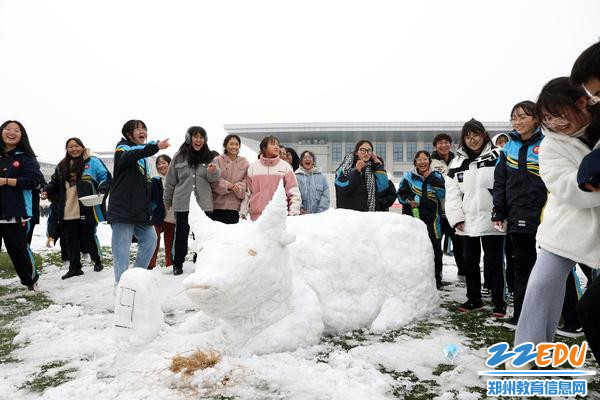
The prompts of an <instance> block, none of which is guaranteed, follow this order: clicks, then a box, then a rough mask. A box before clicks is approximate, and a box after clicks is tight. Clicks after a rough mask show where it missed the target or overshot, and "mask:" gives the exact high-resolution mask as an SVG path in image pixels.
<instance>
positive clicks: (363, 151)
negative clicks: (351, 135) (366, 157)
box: [358, 147, 373, 154]
mask: <svg viewBox="0 0 600 400" xmlns="http://www.w3.org/2000/svg"><path fill="white" fill-rule="evenodd" d="M358 152H359V153H360V154H372V153H373V149H364V148H362V147H361V148H360V149H358Z"/></svg>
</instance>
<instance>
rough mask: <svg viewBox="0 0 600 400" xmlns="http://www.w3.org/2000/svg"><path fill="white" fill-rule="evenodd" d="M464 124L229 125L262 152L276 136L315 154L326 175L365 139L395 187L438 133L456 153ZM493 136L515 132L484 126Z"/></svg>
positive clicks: (494, 125)
mask: <svg viewBox="0 0 600 400" xmlns="http://www.w3.org/2000/svg"><path fill="white" fill-rule="evenodd" d="M463 124H464V121H463V122H427V121H424V122H339V123H336V122H321V123H286V124H283V123H282V124H276V123H273V124H226V125H225V126H224V128H225V130H226V131H227V133H229V134H236V135H238V136H240V137H241V138H242V142H243V143H244V144H246V145H248V146H249V147H250V148H252V149H253V150H255V151H257V152H258V151H259V148H258V147H259V146H258V145H259V143H260V141H261V139H262V138H264V137H265V136H269V135H274V136H277V137H278V138H279V140H280V141H281V144H282V145H284V146H286V147H292V148H293V149H294V150H296V152H298V155H299V154H300V153H301V152H302V151H304V150H310V151H312V152H313V153H314V154H315V156H316V158H317V160H316V162H317V165H319V166H320V167H321V169H322V170H323V172H326V173H333V172H335V170H336V169H337V167H338V166H339V165H340V163H341V162H342V159H343V157H344V155H345V154H347V153H349V152H351V151H353V150H354V145H355V144H356V142H358V141H359V140H361V139H368V140H370V141H371V142H372V143H373V146H374V147H375V153H377V155H379V156H380V157H382V158H383V159H384V162H385V165H386V169H387V171H388V173H389V174H390V176H393V177H394V179H393V181H394V183H397V181H399V180H400V177H401V176H402V174H403V173H404V171H407V170H408V169H410V168H412V160H413V157H414V154H415V153H416V152H417V151H418V150H427V151H429V152H431V151H432V150H433V144H432V141H433V138H434V136H435V135H437V134H438V133H442V132H444V133H447V134H449V135H450V136H451V137H452V138H453V141H454V146H453V147H454V149H453V151H455V150H456V144H457V142H458V140H459V138H460V131H461V129H462V126H463ZM483 125H484V126H485V128H486V129H487V130H488V132H489V134H490V136H493V135H495V134H497V133H501V132H508V131H510V130H511V129H512V128H511V126H510V123H509V122H508V121H506V122H483Z"/></svg>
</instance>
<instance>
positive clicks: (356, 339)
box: [321, 329, 369, 351]
mask: <svg viewBox="0 0 600 400" xmlns="http://www.w3.org/2000/svg"><path fill="white" fill-rule="evenodd" d="M368 340H369V337H368V331H367V330H365V329H358V330H354V331H352V332H348V333H346V334H345V335H342V336H323V338H322V339H321V343H325V344H329V345H332V346H334V347H338V348H341V349H343V350H345V351H348V350H352V349H353V348H355V347H358V346H360V345H361V344H363V343H365V342H367V341H368Z"/></svg>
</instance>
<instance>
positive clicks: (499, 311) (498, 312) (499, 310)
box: [492, 306, 506, 318]
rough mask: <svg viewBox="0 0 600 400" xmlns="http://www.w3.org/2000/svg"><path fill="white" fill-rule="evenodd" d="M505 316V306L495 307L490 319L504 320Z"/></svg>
mask: <svg viewBox="0 0 600 400" xmlns="http://www.w3.org/2000/svg"><path fill="white" fill-rule="evenodd" d="M505 316H506V306H495V307H494V309H493V310H492V317H495V318H504V317H505Z"/></svg>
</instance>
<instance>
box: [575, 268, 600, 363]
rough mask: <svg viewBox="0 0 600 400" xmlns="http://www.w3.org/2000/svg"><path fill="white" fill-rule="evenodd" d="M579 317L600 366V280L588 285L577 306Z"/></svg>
mask: <svg viewBox="0 0 600 400" xmlns="http://www.w3.org/2000/svg"><path fill="white" fill-rule="evenodd" d="M577 315H578V316H579V320H580V321H581V326H582V327H583V332H584V333H585V338H586V340H587V342H588V345H589V346H590V349H591V350H592V353H593V354H594V357H595V358H596V363H598V364H600V279H596V280H594V281H593V282H592V283H591V284H589V283H588V288H587V290H586V291H585V293H584V294H583V296H582V297H581V300H580V301H579V304H578V305H577Z"/></svg>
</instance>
